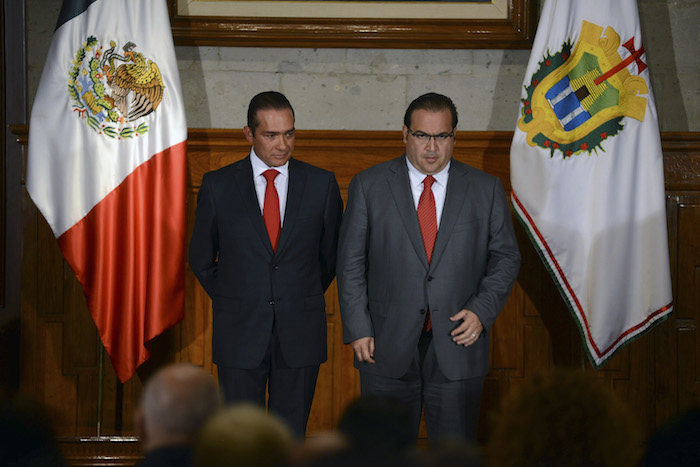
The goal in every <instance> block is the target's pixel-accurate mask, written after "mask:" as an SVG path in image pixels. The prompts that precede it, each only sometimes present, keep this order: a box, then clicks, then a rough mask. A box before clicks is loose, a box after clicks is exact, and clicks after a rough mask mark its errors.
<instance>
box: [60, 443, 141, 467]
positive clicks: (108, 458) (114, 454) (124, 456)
mask: <svg viewBox="0 0 700 467" xmlns="http://www.w3.org/2000/svg"><path fill="white" fill-rule="evenodd" d="M58 445H59V448H60V450H61V454H62V456H63V458H64V459H65V461H66V463H67V464H68V465H72V466H125V467H126V466H132V465H136V464H137V463H138V462H139V461H141V459H142V458H143V453H142V452H141V444H140V443H139V440H138V438H136V437H134V436H99V437H97V436H93V437H84V438H59V439H58Z"/></svg>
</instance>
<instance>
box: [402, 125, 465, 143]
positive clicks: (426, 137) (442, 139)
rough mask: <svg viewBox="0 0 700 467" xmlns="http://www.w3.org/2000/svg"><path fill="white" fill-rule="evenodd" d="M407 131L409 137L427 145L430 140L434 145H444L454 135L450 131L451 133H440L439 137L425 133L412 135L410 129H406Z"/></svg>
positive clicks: (419, 132)
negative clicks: (432, 140) (409, 134)
mask: <svg viewBox="0 0 700 467" xmlns="http://www.w3.org/2000/svg"><path fill="white" fill-rule="evenodd" d="M407 130H408V132H409V133H411V136H413V137H414V138H416V139H417V140H418V141H420V142H422V143H427V142H429V141H430V140H431V139H434V140H435V142H436V143H444V142H445V141H447V140H448V139H450V138H452V137H453V136H454V135H455V132H454V131H452V133H440V134H439V135H429V134H427V133H423V132H422V131H418V132H415V133H414V132H413V131H411V129H410V128H407Z"/></svg>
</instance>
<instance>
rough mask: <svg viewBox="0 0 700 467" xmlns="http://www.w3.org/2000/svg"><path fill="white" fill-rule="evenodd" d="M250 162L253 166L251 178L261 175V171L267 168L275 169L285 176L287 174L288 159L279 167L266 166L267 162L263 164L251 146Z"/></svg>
mask: <svg viewBox="0 0 700 467" xmlns="http://www.w3.org/2000/svg"><path fill="white" fill-rule="evenodd" d="M250 163H251V165H252V166H253V178H255V177H258V176H260V175H262V173H263V172H265V171H266V170H268V169H275V170H276V171H278V172H279V173H280V174H282V175H284V176H285V177H288V176H289V161H287V162H285V163H284V165H281V166H279V167H268V166H267V164H265V163H264V162H263V161H262V159H260V157H259V156H258V155H257V154H255V149H253V148H250Z"/></svg>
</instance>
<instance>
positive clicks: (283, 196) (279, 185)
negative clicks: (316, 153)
mask: <svg viewBox="0 0 700 467" xmlns="http://www.w3.org/2000/svg"><path fill="white" fill-rule="evenodd" d="M250 163H251V164H252V166H253V183H254V184H255V194H256V195H257V196H258V206H260V213H261V214H262V212H263V208H264V207H265V188H266V187H267V180H266V179H265V176H264V175H263V172H265V171H266V170H268V169H274V170H276V171H278V172H279V173H280V174H279V175H278V176H276V177H275V189H276V190H277V196H278V197H279V199H280V227H281V226H283V224H284V209H285V208H286V207H287V188H288V187H289V161H287V162H285V164H284V165H282V166H279V167H268V166H267V164H265V163H264V162H263V161H262V159H260V158H259V157H258V155H257V154H255V150H254V149H253V148H251V149H250Z"/></svg>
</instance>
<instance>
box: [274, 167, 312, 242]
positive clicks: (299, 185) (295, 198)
mask: <svg viewBox="0 0 700 467" xmlns="http://www.w3.org/2000/svg"><path fill="white" fill-rule="evenodd" d="M306 176H307V173H306V171H305V170H304V167H303V166H302V165H301V164H300V163H299V162H298V161H297V160H295V159H289V183H288V185H287V205H286V207H285V208H284V222H283V223H282V232H281V233H280V239H279V243H278V244H277V254H280V253H282V252H283V251H284V249H285V248H286V247H287V245H288V244H289V242H290V241H291V240H290V238H291V236H292V232H294V224H295V223H296V220H297V218H298V217H299V209H300V208H301V200H302V197H303V194H304V188H305V187H306Z"/></svg>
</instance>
